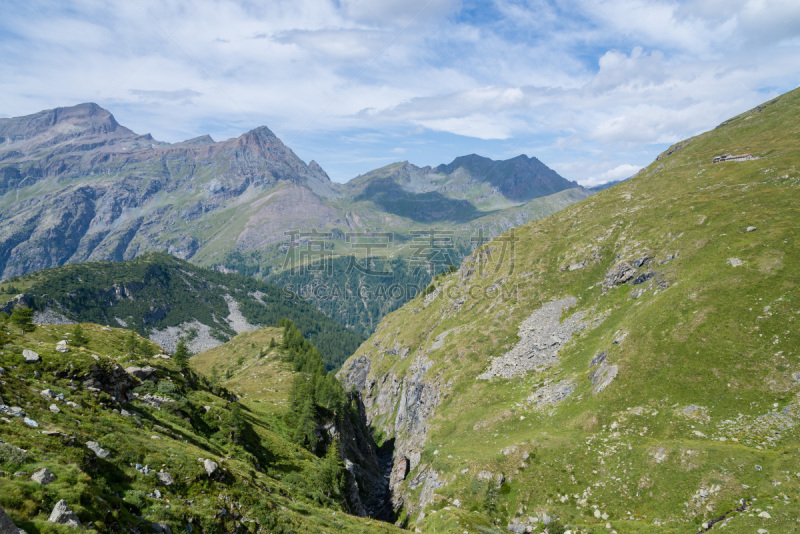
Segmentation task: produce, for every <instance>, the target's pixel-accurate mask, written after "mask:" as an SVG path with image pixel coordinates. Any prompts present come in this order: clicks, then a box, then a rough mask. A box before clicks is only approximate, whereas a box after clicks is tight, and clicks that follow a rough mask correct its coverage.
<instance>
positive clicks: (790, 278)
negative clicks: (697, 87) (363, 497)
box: [339, 90, 800, 532]
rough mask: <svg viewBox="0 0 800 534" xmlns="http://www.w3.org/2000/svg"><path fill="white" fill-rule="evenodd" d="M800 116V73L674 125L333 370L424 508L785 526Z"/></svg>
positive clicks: (442, 279) (387, 323) (399, 491)
mask: <svg viewBox="0 0 800 534" xmlns="http://www.w3.org/2000/svg"><path fill="white" fill-rule="evenodd" d="M799 119H800V90H796V91H793V92H791V93H788V94H786V95H783V96H781V97H780V98H778V99H776V100H775V101H772V102H770V103H769V105H765V106H759V107H758V108H755V109H754V110H751V111H749V112H746V113H744V114H742V115H740V116H738V117H735V118H734V119H731V120H730V121H727V122H725V123H723V125H721V126H720V127H718V128H717V129H715V130H713V131H711V132H708V133H705V134H702V135H699V136H697V137H695V138H692V139H689V140H687V141H685V142H682V143H681V144H679V145H677V146H679V147H681V148H680V150H677V149H675V147H673V148H672V149H670V150H669V151H667V152H666V153H665V154H664V155H662V156H661V157H659V159H657V160H656V161H654V162H653V163H652V164H651V165H650V166H648V167H647V168H645V169H643V170H642V171H641V172H640V173H639V174H637V176H635V177H633V178H631V179H629V180H626V181H624V182H622V183H620V184H617V185H616V186H614V187H612V188H609V189H606V190H604V191H601V192H600V193H598V194H597V195H593V196H592V197H589V198H588V199H585V200H583V201H581V202H577V203H575V204H573V205H571V206H568V207H566V208H565V209H563V210H561V211H560V212H558V213H556V214H554V215H551V216H549V217H545V218H543V219H540V220H538V221H535V222H532V223H528V224H526V225H524V226H522V227H519V228H516V229H514V230H513V231H511V232H507V233H505V234H503V235H501V236H500V237H498V238H497V239H495V240H493V241H490V242H489V243H487V244H486V245H484V246H483V247H481V248H480V249H479V250H477V251H476V252H475V253H473V254H472V255H470V256H468V257H467V258H466V259H465V260H464V261H463V262H462V265H461V267H460V269H459V270H458V271H457V272H454V273H449V274H444V275H440V276H438V277H436V278H434V280H433V282H432V284H431V286H430V287H429V290H427V291H426V292H425V293H424V294H422V295H419V296H417V297H416V298H414V299H413V300H412V301H410V302H409V303H407V304H406V305H405V306H404V307H402V308H400V309H399V310H397V311H395V312H393V313H391V314H389V315H388V316H387V317H386V318H385V319H384V320H383V321H382V322H381V324H380V325H379V327H378V328H377V330H376V332H375V333H374V334H373V335H372V337H370V338H369V339H368V340H367V341H366V342H364V343H363V344H362V345H361V347H360V348H359V350H358V351H357V352H356V353H355V354H354V355H353V356H352V357H351V358H350V359H348V361H347V362H345V364H344V365H343V367H342V370H341V372H340V374H339V376H340V378H341V380H342V381H343V383H345V384H346V385H347V386H348V387H349V388H351V389H352V390H354V391H355V392H357V393H358V394H359V395H360V396H361V397H362V399H363V403H364V406H365V409H366V414H367V419H368V421H369V422H370V424H371V425H372V426H373V428H374V431H375V433H376V434H377V435H379V436H381V437H382V439H384V440H386V441H390V440H394V442H393V444H394V451H395V453H394V458H393V470H392V475H391V481H390V488H391V490H392V498H393V504H394V506H395V507H396V508H399V507H402V508H403V509H404V510H405V512H406V516H407V517H408V518H409V526H410V527H411V528H419V529H420V530H421V531H423V532H425V531H430V532H433V531H445V530H446V529H447V528H448V526H449V528H453V526H454V525H456V524H458V525H460V526H463V525H466V524H470V525H472V523H469V522H470V521H473V519H474V521H475V522H476V524H478V523H480V521H479V520H478V519H475V517H477V516H480V517H483V520H484V521H485V524H493V525H498V524H499V525H502V526H503V527H504V528H506V529H507V530H508V531H511V532H531V531H540V530H541V528H542V527H543V525H547V524H550V523H553V524H556V525H558V524H560V525H561V526H562V527H566V528H569V529H570V530H572V531H591V530H605V529H614V530H617V531H619V532H648V531H652V529H653V528H656V529H657V530H659V531H665V532H666V531H670V532H696V531H698V529H699V527H701V526H702V525H704V524H705V525H704V526H702V529H705V530H707V529H709V528H710V527H711V526H713V525H714V524H715V523H716V522H719V521H725V522H726V523H727V524H728V525H729V526H730V528H731V529H733V530H736V531H743V532H744V531H748V530H757V528H756V527H757V524H756V522H755V521H756V518H759V520H767V516H769V520H770V521H772V523H770V524H771V527H770V528H771V529H772V530H775V531H791V530H792V529H794V521H795V519H796V517H798V514H800V507H798V504H797V502H796V500H793V497H789V496H790V495H800V484H798V481H797V479H796V477H795V478H792V477H791V476H787V475H788V473H789V471H788V470H787V466H788V465H793V464H794V463H796V462H797V461H799V460H800V456H798V454H797V450H798V444H800V437H799V435H798V432H797V429H798V428H800V335H798V330H797V328H796V325H795V323H796V320H797V315H798V313H800V307H799V306H800V303H798V300H797V298H796V294H797V292H798V283H799V281H800V264H798V262H796V261H790V258H796V257H798V254H800V253H799V252H798V243H797V239H796V236H795V234H796V227H797V224H796V219H797V208H796V206H797V204H798V202H800V173H798V170H797V168H796V162H797V158H798V157H800V143H798V137H797V131H798V128H797V124H798V120H799ZM728 152H730V153H741V152H748V153H751V154H753V155H754V156H757V157H758V158H759V159H753V160H748V161H742V162H729V163H722V164H719V163H718V164H712V158H713V157H714V156H715V155H717V154H720V153H728ZM787 497H788V498H787ZM754 498H755V499H757V502H756V501H755V500H754ZM764 502H771V503H772V502H775V503H777V502H780V503H784V504H780V505H779V506H778V505H776V506H775V507H774V509H772V510H770V511H769V512H767V514H766V515H764V514H762V515H760V516H759V515H758V514H759V513H761V512H763V511H764V510H765V508H764V507H763V503H764ZM759 509H760V510H761V512H759V511H758V510H759ZM467 510H469V511H470V512H469V513H468V512H467ZM743 511H749V513H742V512H743ZM773 512H774V513H773ZM470 514H473V515H470ZM609 524H610V526H608V525H609ZM762 524H763V523H762ZM567 525H568V527H567ZM758 528H762V527H758ZM467 530H469V529H467ZM474 530H479V529H478V528H477V526H476V527H475V528H474ZM470 531H472V530H470Z"/></svg>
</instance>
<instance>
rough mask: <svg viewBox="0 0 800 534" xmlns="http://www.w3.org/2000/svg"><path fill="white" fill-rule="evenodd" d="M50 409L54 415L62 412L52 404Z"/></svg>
mask: <svg viewBox="0 0 800 534" xmlns="http://www.w3.org/2000/svg"><path fill="white" fill-rule="evenodd" d="M48 409H49V410H50V411H51V412H53V413H61V410H60V409H59V408H58V406H56V405H55V404H51V405H50V408H48Z"/></svg>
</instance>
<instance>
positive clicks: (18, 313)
mask: <svg viewBox="0 0 800 534" xmlns="http://www.w3.org/2000/svg"><path fill="white" fill-rule="evenodd" d="M11 324H13V325H14V326H16V327H17V328H19V329H20V331H21V332H22V333H23V334H24V333H25V332H33V331H34V330H36V325H35V324H33V310H32V309H30V308H28V307H27V306H19V305H17V306H16V307H15V308H14V311H12V312H11Z"/></svg>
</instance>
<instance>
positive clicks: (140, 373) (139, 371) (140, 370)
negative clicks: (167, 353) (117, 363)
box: [125, 365, 156, 380]
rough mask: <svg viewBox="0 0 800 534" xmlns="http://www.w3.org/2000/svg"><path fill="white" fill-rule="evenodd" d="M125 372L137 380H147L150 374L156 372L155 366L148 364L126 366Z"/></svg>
mask: <svg viewBox="0 0 800 534" xmlns="http://www.w3.org/2000/svg"><path fill="white" fill-rule="evenodd" d="M125 372H126V373H128V374H129V375H133V376H135V377H136V378H138V379H139V380H147V379H148V378H150V376H152V374H153V373H155V372H156V368H155V367H151V366H149V365H147V366H145V367H126V368H125Z"/></svg>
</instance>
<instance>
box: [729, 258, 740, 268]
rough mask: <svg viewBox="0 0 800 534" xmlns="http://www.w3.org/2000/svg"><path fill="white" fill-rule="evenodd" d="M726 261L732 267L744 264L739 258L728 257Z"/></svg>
mask: <svg viewBox="0 0 800 534" xmlns="http://www.w3.org/2000/svg"><path fill="white" fill-rule="evenodd" d="M725 263H727V264H728V265H730V266H731V267H741V266H742V265H744V262H743V261H742V260H740V259H739V258H728V261H726V262H725Z"/></svg>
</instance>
